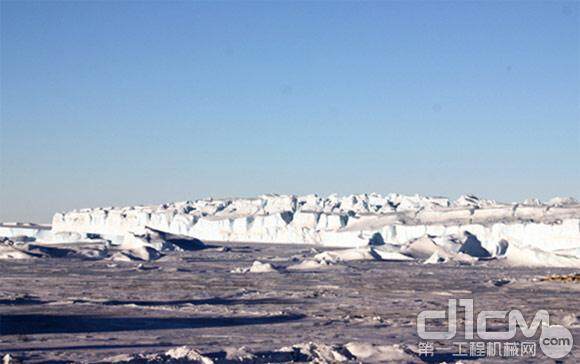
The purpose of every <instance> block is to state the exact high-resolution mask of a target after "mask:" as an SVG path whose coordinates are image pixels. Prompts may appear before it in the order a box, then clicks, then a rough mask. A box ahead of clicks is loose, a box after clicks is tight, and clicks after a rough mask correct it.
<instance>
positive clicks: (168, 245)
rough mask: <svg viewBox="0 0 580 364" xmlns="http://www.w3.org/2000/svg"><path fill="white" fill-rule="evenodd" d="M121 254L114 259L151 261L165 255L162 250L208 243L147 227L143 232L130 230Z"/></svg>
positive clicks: (175, 249) (194, 246) (189, 247)
mask: <svg viewBox="0 0 580 364" xmlns="http://www.w3.org/2000/svg"><path fill="white" fill-rule="evenodd" d="M119 248H120V249H121V252H120V254H115V255H114V256H113V260H119V261H126V260H127V259H128V260H144V261H151V260H156V259H159V258H161V257H162V256H163V254H162V252H167V251H184V250H199V249H205V248H206V245H205V244H204V243H203V242H202V241H201V240H199V239H196V238H192V237H188V236H183V235H177V234H171V233H167V232H164V231H160V230H156V229H152V228H150V227H145V228H144V229H143V232H142V233H134V232H129V233H127V234H126V235H125V237H124V239H123V242H122V243H121V245H120V246H119Z"/></svg>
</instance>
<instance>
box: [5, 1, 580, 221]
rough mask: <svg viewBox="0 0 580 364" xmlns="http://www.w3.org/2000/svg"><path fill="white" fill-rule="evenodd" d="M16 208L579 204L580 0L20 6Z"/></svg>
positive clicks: (13, 131) (10, 171) (10, 107)
mask: <svg viewBox="0 0 580 364" xmlns="http://www.w3.org/2000/svg"><path fill="white" fill-rule="evenodd" d="M1 62H2V63H1V71H2V73H1V106H2V109H1V130H0V141H1V155H0V158H1V159H0V163H1V171H0V173H1V174H0V188H1V189H0V221H14V220H20V221H30V220H32V221H40V222H46V221H49V219H50V217H51V215H52V213H53V212H55V211H62V210H67V209H72V208H80V207H91V206H111V205H125V204H140V203H160V202H166V201H173V200H186V199H194V198H199V197H205V196H216V197H217V196H251V195H256V194H261V193H271V192H272V193H313V192H316V193H319V194H328V193H332V192H338V193H342V194H346V193H359V192H372V191H376V192H381V193H388V192H401V193H411V194H412V193H421V194H430V195H446V196H450V197H457V196H459V195H461V194H464V193H476V194H479V195H482V196H484V197H489V198H496V199H499V200H506V201H513V200H520V199H524V198H526V197H529V196H537V197H540V198H544V199H545V198H548V197H550V196H554V195H571V196H575V197H580V126H579V124H580V6H579V3H578V2H499V1H497V2H485V3H477V2H365V3H354V2H347V3H333V2H321V3H310V2H308V3H301V2H282V3H280V2H265V3H264V2H262V3H243V2H231V3H227V2H223V3H205V2H175V3H167V2H143V3H141V2H78V3H74V2H54V3H51V2H4V1H3V2H2V3H1Z"/></svg>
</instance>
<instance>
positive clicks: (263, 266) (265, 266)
mask: <svg viewBox="0 0 580 364" xmlns="http://www.w3.org/2000/svg"><path fill="white" fill-rule="evenodd" d="M279 270H280V268H278V267H275V266H274V265H272V264H270V263H262V262H260V261H258V260H256V261H254V263H252V265H251V266H250V267H248V268H236V269H234V270H232V271H231V272H232V273H236V274H243V273H275V272H278V271H279Z"/></svg>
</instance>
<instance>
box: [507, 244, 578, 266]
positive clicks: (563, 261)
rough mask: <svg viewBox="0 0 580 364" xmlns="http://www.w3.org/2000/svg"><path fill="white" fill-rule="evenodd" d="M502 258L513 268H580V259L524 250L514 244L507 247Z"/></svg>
mask: <svg viewBox="0 0 580 364" xmlns="http://www.w3.org/2000/svg"><path fill="white" fill-rule="evenodd" d="M502 257H503V258H505V264H506V265H509V266H512V267H534V268H535V267H537V268H555V267H561V268H562V267H563V268H580V258H578V257H575V256H569V255H561V254H556V253H553V252H546V251H543V250H539V249H536V248H530V247H528V248H525V249H524V248H520V247H518V246H516V245H513V244H511V245H509V246H508V247H507V249H506V252H505V254H504V255H503V256H502Z"/></svg>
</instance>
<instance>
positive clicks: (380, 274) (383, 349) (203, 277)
mask: <svg viewBox="0 0 580 364" xmlns="http://www.w3.org/2000/svg"><path fill="white" fill-rule="evenodd" d="M433 240H435V239H433ZM435 241H436V242H438V241H437V240H435ZM222 247H223V249H216V248H210V247H208V248H206V249H201V250H192V251H176V250H174V251H167V252H164V254H165V255H164V257H163V258H161V259H158V260H156V261H153V262H133V261H129V262H111V261H109V260H103V259H101V260H86V259H59V258H47V259H34V260H33V261H32V264H30V263H29V262H27V261H20V260H6V261H2V262H1V264H0V276H1V277H2V288H1V293H2V295H1V297H0V316H1V317H2V328H1V332H0V339H1V340H0V355H5V354H10V355H11V356H13V357H14V361H13V362H15V363H19V362H22V363H27V364H28V363H32V364H34V363H97V362H100V363H110V362H115V361H116V362H118V363H123V362H129V363H163V362H165V363H174V362H196V361H202V362H203V360H205V361H206V362H208V360H212V361H213V362H215V363H216V364H222V363H223V364H225V363H248V362H249V363H308V362H318V363H324V362H326V363H335V362H342V360H343V359H344V358H346V359H347V361H346V363H353V364H354V363H372V362H375V363H391V362H413V363H420V362H423V360H422V358H418V357H417V356H416V355H415V354H414V353H418V352H419V351H418V347H417V345H419V344H420V343H421V342H423V340H421V339H420V338H419V337H418V336H417V327H416V319H417V315H418V314H419V312H421V311H423V310H426V309H435V310H439V309H445V308H447V304H448V300H449V299H451V298H474V299H475V310H476V311H475V312H476V313H477V312H479V311H481V310H505V309H506V306H509V307H517V308H518V309H520V310H521V311H522V313H523V315H524V317H525V318H526V320H527V322H528V323H529V322H530V320H531V319H532V318H533V317H534V315H535V313H536V312H537V311H538V310H540V309H541V310H547V311H548V312H549V313H550V322H551V323H553V324H557V325H560V324H561V325H565V326H566V327H568V328H569V329H570V330H571V332H572V334H573V337H574V341H575V342H579V340H580V325H579V324H578V320H579V319H580V316H579V315H578V309H577V307H579V306H580V285H578V284H577V283H574V282H572V281H564V280H556V279H551V278H550V277H556V276H555V275H558V276H569V275H572V274H574V273H575V272H577V271H578V270H577V269H562V268H550V269H549V270H546V269H544V268H525V267H524V268H522V267H517V268H515V267H506V266H504V265H503V264H504V263H505V259H488V260H481V261H478V263H477V264H474V265H464V264H457V263H455V262H453V261H449V262H447V263H446V264H435V265H424V264H421V263H420V262H418V261H416V260H411V261H398V262H392V261H389V262H386V261H381V260H378V259H376V258H374V256H373V260H368V259H365V260H344V259H346V258H344V257H351V258H353V257H356V256H358V257H369V255H368V254H367V253H368V252H369V250H370V249H374V251H375V253H376V252H379V251H383V250H384V251H386V252H389V251H390V250H391V249H393V247H391V246H388V245H384V246H380V247H365V248H358V249H360V250H361V252H360V254H354V253H355V252H353V251H352V250H353V249H346V250H343V249H326V248H325V249H324V250H325V251H328V252H332V253H333V254H332V255H333V256H335V257H336V256H342V257H343V260H341V261H338V262H336V263H329V265H324V268H320V267H318V268H316V267H315V268H314V269H308V270H304V271H301V270H290V269H289V267H291V266H293V265H295V264H297V263H300V262H301V261H307V260H309V261H315V260H314V259H315V258H314V257H315V256H316V255H318V254H321V253H324V251H320V250H322V249H320V248H319V247H316V248H313V247H311V246H300V245H288V244H286V245H281V244H246V243H244V244H239V243H224V244H223V245H222ZM66 248H68V249H73V248H74V249H77V248H76V245H75V247H72V246H71V244H67V245H64V248H63V249H66ZM111 249H114V247H111ZM255 261H259V262H261V263H262V264H271V265H272V266H276V267H280V268H281V269H279V270H278V271H277V272H270V273H249V272H248V273H247V274H232V273H230V272H231V271H232V270H234V269H236V268H237V267H249V266H252V265H253V264H252V263H253V262H255ZM497 325H498V326H494V327H497V328H498V330H501V331H507V330H508V327H507V322H506V321H500V322H498V324H497ZM429 328H430V330H433V331H445V330H447V329H448V323H447V321H446V320H433V322H432V324H431V325H430V327H429ZM459 340H462V339H459ZM441 345H442V346H441ZM463 349H465V348H463ZM457 350H458V347H457V345H455V344H453V343H451V342H448V343H441V344H439V343H437V354H438V356H437V357H436V358H432V359H434V361H435V362H443V361H446V362H452V360H451V359H453V357H452V354H453V353H456V352H457ZM463 352H464V353H465V350H464V351H463ZM579 357H580V347H578V345H576V346H575V348H574V354H573V356H571V357H569V358H568V360H567V361H565V362H567V363H576V362H578V360H577V358H579ZM242 358H248V359H246V360H242ZM252 358H255V360H254V359H252ZM113 359H114V360H113ZM494 359H495V358H492V359H491V360H484V361H481V362H482V363H497V362H499V361H498V360H494ZM547 359H548V358H544V357H538V358H536V360H535V361H533V362H548V360H547ZM575 359H576V360H575ZM465 362H466V363H467V362H469V363H471V362H474V363H475V362H480V361H479V360H477V361H476V360H469V361H465ZM510 362H514V363H515V362H518V363H519V362H522V363H529V362H531V361H530V358H528V357H516V358H513V360H510ZM552 362H553V361H552Z"/></svg>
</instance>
